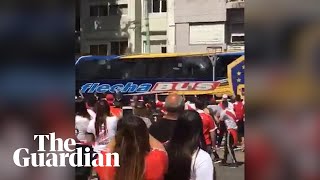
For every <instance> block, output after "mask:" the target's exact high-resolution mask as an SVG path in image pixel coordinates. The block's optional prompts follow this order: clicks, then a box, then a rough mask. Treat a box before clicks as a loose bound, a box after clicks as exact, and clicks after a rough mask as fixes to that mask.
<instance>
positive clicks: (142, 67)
mask: <svg viewBox="0 0 320 180" xmlns="http://www.w3.org/2000/svg"><path fill="white" fill-rule="evenodd" d="M121 66H123V67H124V68H123V70H122V76H123V79H141V78H146V67H147V66H146V64H145V63H144V61H143V60H142V59H139V60H135V61H130V60H129V61H123V62H122V65H121ZM119 68H120V70H121V69H122V68H121V67H119Z"/></svg>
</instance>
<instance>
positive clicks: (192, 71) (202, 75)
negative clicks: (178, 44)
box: [183, 56, 213, 80]
mask: <svg viewBox="0 0 320 180" xmlns="http://www.w3.org/2000/svg"><path fill="white" fill-rule="evenodd" d="M183 64H184V66H185V67H186V69H187V70H186V71H187V72H186V73H188V74H189V78H194V79H199V80H212V79H213V77H212V64H211V62H210V59H209V58H208V57H207V56H192V57H184V58H183Z"/></svg>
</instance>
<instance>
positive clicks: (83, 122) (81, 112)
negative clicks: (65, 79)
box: [75, 100, 92, 141]
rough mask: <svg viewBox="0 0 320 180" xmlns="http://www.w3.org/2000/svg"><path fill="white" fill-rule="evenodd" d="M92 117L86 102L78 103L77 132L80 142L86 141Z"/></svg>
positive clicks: (79, 101) (80, 101)
mask: <svg viewBox="0 0 320 180" xmlns="http://www.w3.org/2000/svg"><path fill="white" fill-rule="evenodd" d="M91 119H92V117H91V116H90V114H89V113H88V111H87V107H86V102H85V101H83V100H78V101H76V117H75V130H76V135H77V139H78V140H79V141H86V140H87V139H86V134H87V128H88V125H89V122H90V120H91Z"/></svg>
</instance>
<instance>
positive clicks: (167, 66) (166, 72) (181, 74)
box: [159, 57, 190, 79]
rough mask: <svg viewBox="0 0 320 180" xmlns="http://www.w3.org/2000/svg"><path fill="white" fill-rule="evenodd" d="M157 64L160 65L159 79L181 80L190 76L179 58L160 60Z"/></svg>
mask: <svg viewBox="0 0 320 180" xmlns="http://www.w3.org/2000/svg"><path fill="white" fill-rule="evenodd" d="M159 64H160V65H161V66H159V67H161V72H160V77H161V78H173V79H181V78H182V79H183V78H187V77H188V76H189V75H190V74H189V73H188V67H187V66H186V65H185V64H184V63H183V61H182V59H181V58H176V57H173V58H165V59H163V60H160V61H159Z"/></svg>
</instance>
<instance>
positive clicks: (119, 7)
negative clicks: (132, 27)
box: [109, 4, 128, 16]
mask: <svg viewBox="0 0 320 180" xmlns="http://www.w3.org/2000/svg"><path fill="white" fill-rule="evenodd" d="M127 14H128V4H111V5H110V6H109V16H121V15H127Z"/></svg>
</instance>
